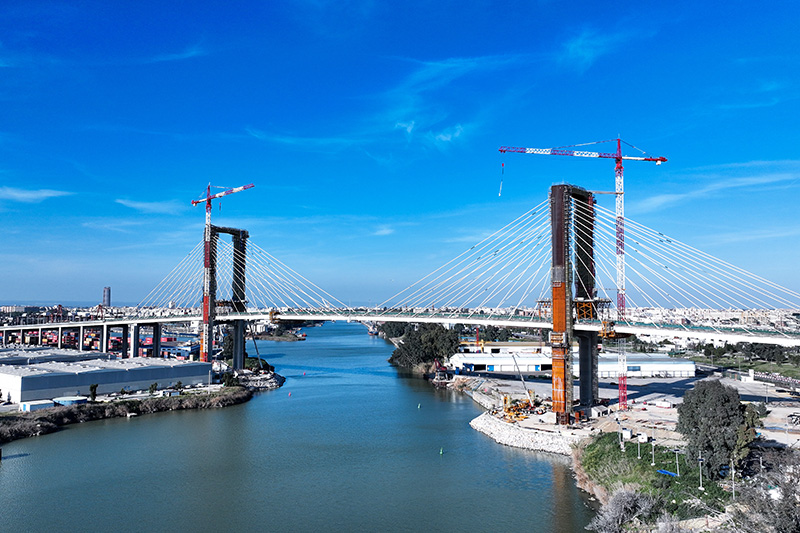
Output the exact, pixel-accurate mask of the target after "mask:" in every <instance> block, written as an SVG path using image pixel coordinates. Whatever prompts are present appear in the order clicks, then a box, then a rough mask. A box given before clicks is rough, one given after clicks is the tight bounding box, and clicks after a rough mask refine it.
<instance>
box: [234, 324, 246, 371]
mask: <svg viewBox="0 0 800 533" xmlns="http://www.w3.org/2000/svg"><path fill="white" fill-rule="evenodd" d="M244 325H245V321H244V320H234V321H233V369H234V370H241V369H243V368H244V342H245V339H244Z"/></svg>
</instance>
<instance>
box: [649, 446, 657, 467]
mask: <svg viewBox="0 0 800 533" xmlns="http://www.w3.org/2000/svg"><path fill="white" fill-rule="evenodd" d="M650 466H656V440H655V439H653V458H652V459H651V461H650Z"/></svg>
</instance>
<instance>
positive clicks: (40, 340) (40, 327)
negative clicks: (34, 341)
mask: <svg viewBox="0 0 800 533" xmlns="http://www.w3.org/2000/svg"><path fill="white" fill-rule="evenodd" d="M38 344H39V346H41V345H42V326H39V341H38Z"/></svg>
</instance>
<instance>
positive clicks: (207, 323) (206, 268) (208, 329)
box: [192, 183, 255, 362]
mask: <svg viewBox="0 0 800 533" xmlns="http://www.w3.org/2000/svg"><path fill="white" fill-rule="evenodd" d="M253 187H255V185H253V184H252V183H250V184H248V185H243V186H241V187H234V188H233V189H228V190H226V191H222V192H218V193H217V194H211V184H210V183H209V184H208V187H207V188H206V197H205V198H201V199H199V200H192V205H197V204H200V203H202V202H205V203H206V228H205V233H204V239H203V240H204V247H205V248H204V254H203V257H204V260H203V330H202V333H201V336H200V360H201V361H203V362H207V361H209V360H210V359H211V355H212V346H213V341H212V338H213V333H214V332H213V328H214V309H212V308H211V276H212V270H213V269H212V261H213V258H212V257H211V200H216V199H217V198H222V197H223V196H227V195H229V194H233V193H235V192H240V191H244V190H245V189H252V188H253Z"/></svg>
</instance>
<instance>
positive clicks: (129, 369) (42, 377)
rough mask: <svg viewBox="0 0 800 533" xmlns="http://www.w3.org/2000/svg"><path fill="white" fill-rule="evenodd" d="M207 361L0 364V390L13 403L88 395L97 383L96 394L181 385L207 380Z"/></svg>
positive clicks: (143, 358)
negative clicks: (151, 386) (92, 386)
mask: <svg viewBox="0 0 800 533" xmlns="http://www.w3.org/2000/svg"><path fill="white" fill-rule="evenodd" d="M210 374H211V364H210V363H200V362H194V361H179V360H176V359H160V358H152V357H134V358H132V359H92V360H88V361H79V362H60V361H49V362H44V363H33V364H29V365H24V364H23V365H2V364H0V394H1V395H2V398H3V400H8V399H10V400H11V401H12V402H13V403H20V402H27V401H32V400H45V399H52V398H57V397H59V396H70V395H89V392H90V391H89V387H90V386H91V385H93V384H97V393H98V394H108V393H111V392H118V391H120V390H121V389H125V390H144V389H147V388H148V387H149V386H150V385H151V384H153V383H158V386H159V388H163V387H169V386H172V385H175V384H177V382H178V381H180V382H181V383H182V384H183V385H187V386H188V385H198V384H204V383H208V382H209V377H210Z"/></svg>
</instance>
